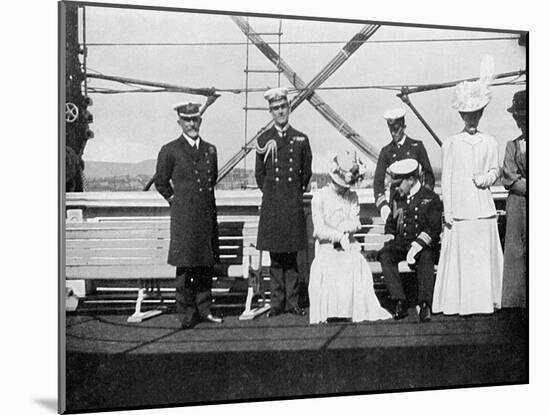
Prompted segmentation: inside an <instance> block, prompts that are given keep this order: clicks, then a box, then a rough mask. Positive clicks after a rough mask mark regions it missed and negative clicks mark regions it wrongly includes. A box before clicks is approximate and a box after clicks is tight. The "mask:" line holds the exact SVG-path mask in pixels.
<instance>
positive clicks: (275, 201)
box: [255, 88, 312, 317]
mask: <svg viewBox="0 0 550 415" xmlns="http://www.w3.org/2000/svg"><path fill="white" fill-rule="evenodd" d="M287 94H288V91H287V90H286V89H284V88H275V89H270V90H269V91H267V92H266V93H265V94H264V98H265V99H266V100H267V102H268V104H269V112H270V114H271V116H272V117H273V121H274V125H273V127H271V128H270V129H268V130H267V131H265V132H264V133H263V134H262V135H260V137H258V142H257V147H256V167H255V175H256V182H257V184H258V187H259V188H260V189H261V191H262V206H261V211H260V222H259V226H258V241H257V248H258V249H259V250H264V251H269V254H270V258H271V267H270V274H271V278H270V289H271V309H270V310H269V312H268V314H267V316H268V317H272V316H275V315H277V314H281V313H284V312H289V313H294V314H298V315H304V314H305V313H304V311H303V310H302V309H301V308H299V307H298V263H297V256H298V251H300V250H303V249H305V248H306V246H307V239H306V219H305V215H304V209H303V194H304V192H305V191H306V189H307V186H308V183H309V180H310V178H311V159H312V155H311V148H310V145H309V140H308V138H307V136H306V135H305V134H304V133H302V132H300V131H298V130H296V129H294V128H293V127H291V126H290V124H289V123H288V119H289V115H290V108H289V102H288V98H287Z"/></svg>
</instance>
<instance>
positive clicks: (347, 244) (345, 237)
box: [340, 232, 350, 251]
mask: <svg viewBox="0 0 550 415" xmlns="http://www.w3.org/2000/svg"><path fill="white" fill-rule="evenodd" d="M340 245H342V249H343V250H344V251H349V247H350V241H349V233H347V232H344V235H343V236H342V239H340Z"/></svg>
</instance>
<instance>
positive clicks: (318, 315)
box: [309, 153, 392, 324]
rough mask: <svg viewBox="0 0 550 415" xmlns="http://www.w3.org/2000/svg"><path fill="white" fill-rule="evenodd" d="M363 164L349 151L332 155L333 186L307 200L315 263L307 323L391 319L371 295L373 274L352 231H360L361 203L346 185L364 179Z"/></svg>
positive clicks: (313, 264) (311, 280)
mask: <svg viewBox="0 0 550 415" xmlns="http://www.w3.org/2000/svg"><path fill="white" fill-rule="evenodd" d="M363 167H364V166H363V165H362V164H361V163H360V162H358V161H357V160H356V159H355V157H354V156H352V155H351V154H350V153H345V154H343V155H341V156H336V157H334V159H333V160H332V162H331V166H330V168H329V174H330V177H331V179H332V183H331V184H329V185H328V186H326V187H324V188H322V189H320V190H318V191H317V192H316V193H315V194H314V195H313V199H312V201H311V210H312V217H313V236H314V238H315V245H316V252H315V259H314V260H313V263H312V264H311V272H310V280H309V302H310V308H309V321H310V323H312V324H314V323H322V322H326V321H327V319H328V318H346V319H351V320H352V321H354V322H356V321H364V320H380V319H389V318H391V317H392V316H391V314H390V313H389V312H387V311H386V310H385V309H383V308H382V307H381V306H380V303H379V301H378V298H377V297H376V294H375V292H374V287H373V280H372V273H371V270H370V268H369V265H368V263H367V261H366V260H365V258H363V256H362V255H361V252H360V251H361V248H360V245H359V244H358V243H357V242H356V241H355V239H354V238H353V233H354V232H356V231H358V230H359V229H361V222H360V221H359V200H358V197H357V193H355V192H354V191H352V190H350V186H351V185H353V184H354V183H357V182H358V181H359V180H360V179H362V176H363V175H364V168H363Z"/></svg>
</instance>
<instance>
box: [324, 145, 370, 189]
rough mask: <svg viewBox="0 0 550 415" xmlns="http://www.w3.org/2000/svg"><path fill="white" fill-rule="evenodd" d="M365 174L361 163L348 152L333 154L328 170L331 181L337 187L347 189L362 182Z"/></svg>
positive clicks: (364, 168) (364, 167)
mask: <svg viewBox="0 0 550 415" xmlns="http://www.w3.org/2000/svg"><path fill="white" fill-rule="evenodd" d="M366 172H367V169H366V166H365V165H364V164H363V162H362V161H361V160H360V159H359V158H357V155H356V154H352V153H351V152H350V151H344V152H342V153H339V154H335V155H334V157H333V158H332V159H331V161H330V163H329V168H328V174H329V176H330V177H331V179H332V180H333V181H334V182H335V183H336V184H338V185H339V186H342V187H348V188H349V187H351V186H353V185H354V184H356V183H358V182H359V181H361V180H363V178H364V176H365V173H366Z"/></svg>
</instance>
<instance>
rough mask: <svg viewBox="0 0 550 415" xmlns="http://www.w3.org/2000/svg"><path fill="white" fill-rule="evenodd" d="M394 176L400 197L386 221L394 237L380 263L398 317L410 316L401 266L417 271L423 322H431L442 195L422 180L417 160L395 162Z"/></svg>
mask: <svg viewBox="0 0 550 415" xmlns="http://www.w3.org/2000/svg"><path fill="white" fill-rule="evenodd" d="M389 170H390V174H391V175H392V177H393V179H394V184H395V186H396V191H397V192H398V193H399V196H400V197H399V198H397V199H396V201H395V202H394V210H393V212H392V214H391V215H389V217H388V220H387V221H386V227H385V233H387V234H392V235H394V239H392V240H390V241H388V242H386V243H385V244H384V247H383V248H382V249H381V250H380V263H381V265H382V273H383V275H384V280H385V282H386V286H387V287H388V290H389V291H390V295H391V297H392V299H393V300H396V303H395V311H394V318H395V319H396V320H399V319H401V318H404V317H406V316H407V314H408V312H407V300H406V297H405V292H404V291H403V286H402V284H401V278H400V276H399V271H398V264H399V262H400V261H403V260H404V259H406V260H407V263H408V264H409V265H413V266H414V268H415V269H416V278H417V280H418V301H419V304H420V313H419V317H420V321H421V322H424V321H429V320H430V319H431V304H432V297H433V290H434V283H435V274H434V261H435V254H436V252H435V249H434V247H435V246H437V243H438V241H439V235H440V234H441V215H442V211H443V206H442V204H441V200H440V199H439V196H437V195H436V194H435V193H434V192H433V191H432V190H430V189H428V188H427V187H424V186H422V185H421V184H420V181H419V164H418V162H417V161H416V160H414V159H404V160H400V161H397V162H395V163H393V164H392V165H391V166H390V168H389Z"/></svg>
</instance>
